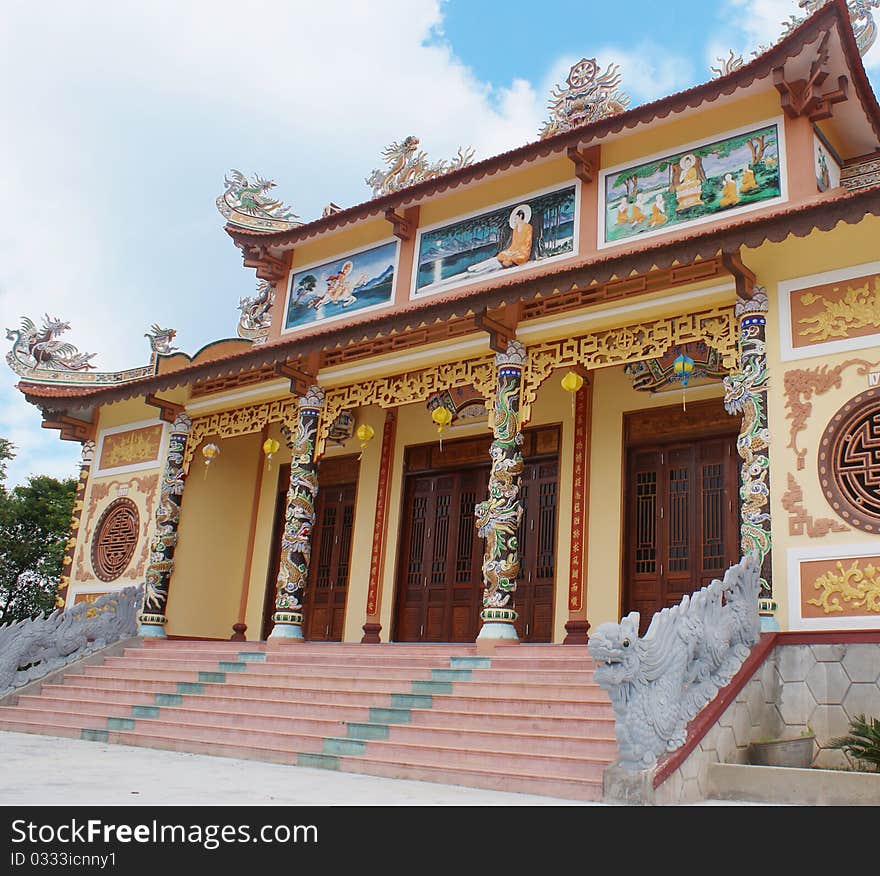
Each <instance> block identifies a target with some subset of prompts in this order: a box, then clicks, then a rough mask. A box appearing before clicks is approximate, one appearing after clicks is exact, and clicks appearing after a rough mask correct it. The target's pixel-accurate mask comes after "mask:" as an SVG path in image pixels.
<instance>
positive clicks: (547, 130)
mask: <svg viewBox="0 0 880 876" xmlns="http://www.w3.org/2000/svg"><path fill="white" fill-rule="evenodd" d="M599 71H600V67H599V64H598V62H597V61H596V59H595V58H581V60H580V61H578V62H577V64H575V65H574V66H573V67H572V68H571V70H569V72H568V78H567V79H566V80H565V85H564V86H561V85H557V86H555V87H554V89H553V91H551V92H550V103H548V104H547V109H549V110H550V118H549V119H548V120H547V121H546V122H544V125H543V127H542V128H541V130H540V136H541V139H542V140H545V139H546V138H547V137H552V136H553V135H554V134H560V133H562V132H563V131H570V130H571V129H572V128H577V127H579V126H580V125H586V124H588V123H589V122H595V121H598V120H599V119H604V118H605V117H606V116H613V115H616V114H617V113H622V112H623V111H624V110H625V109H626V108H627V107H628V106H629V96H628V95H626V94H624V93H623V92H622V91H620V90H619V86H620V80H621V76H620V67H619V66H618V65H617V64H609V65H608V67H607V68H606V69H605V72H604V73H601V74H600V72H599Z"/></svg>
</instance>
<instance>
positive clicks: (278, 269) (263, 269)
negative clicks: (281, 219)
mask: <svg viewBox="0 0 880 876" xmlns="http://www.w3.org/2000/svg"><path fill="white" fill-rule="evenodd" d="M236 245H237V246H238V248H239V249H240V250H241V253H242V259H243V260H244V266H245V267H246V268H256V269H257V276H258V277H259V278H260V279H261V280H268V281H269V282H270V283H274V282H276V281H277V280H281V279H283V278H284V277H286V276H287V272H288V271H289V270H290V259H291V257H292V256H293V250H292V249H291V250H289V251H288V253H287V258H286V259H279V258H276V257H275V256H273V255H269V252H268V250H267V249H266V247H265V246H259V245H258V244H253V243H237V244H236Z"/></svg>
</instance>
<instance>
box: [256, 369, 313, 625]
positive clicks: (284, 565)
mask: <svg viewBox="0 0 880 876" xmlns="http://www.w3.org/2000/svg"><path fill="white" fill-rule="evenodd" d="M323 407H324V390H323V389H321V387H319V386H310V387H309V389H308V392H306V394H305V395H304V396H302V398H300V400H299V417H298V419H297V425H296V433H293V432H292V430H291V429H290V428H289V427H287V426H284V427H282V429H283V432H284V437H285V439H286V440H287V446H288V447H289V448H290V453H291V462H290V487H289V488H288V490H287V506H286V508H285V512H284V533H283V535H282V536H281V563H280V565H279V568H278V581H277V583H276V592H275V614H274V615H272V620H273V621H274V622H275V626H274V627H273V629H272V633H271V634H270V636H269V638H270V639H302V638H303V632H302V626H303V614H302V596H303V591H304V590H305V587H306V583H307V582H308V578H309V559H310V557H311V554H312V530H313V529H314V525H315V500H316V498H317V496H318V463H317V460H316V459H315V437H316V435H317V431H318V419H319V417H320V416H321V409H322V408H323Z"/></svg>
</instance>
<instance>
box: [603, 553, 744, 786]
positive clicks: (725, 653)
mask: <svg viewBox="0 0 880 876" xmlns="http://www.w3.org/2000/svg"><path fill="white" fill-rule="evenodd" d="M759 589H760V564H759V561H758V558H757V557H756V556H755V555H753V554H750V555H748V556H747V557H744V558H743V559H742V560H741V561H740V562H739V563H738V564H736V565H734V566H731V567H730V568H729V569H728V570H727V572H725V574H724V578H723V580H718V579H717V578H716V579H715V580H714V581H712V583H711V584H709V585H708V586H707V587H703V588H702V589H701V590H698V591H697V592H696V593H694V594H693V595H691V596H685V597H684V599H682V601H681V603H679V604H678V605H675V606H673V607H672V608H664V609H663V610H662V611H659V612H658V613H657V614H655V615H654V617H653V619H652V620H651V625H650V626H649V627H648V631H647V633H646V634H645V636H644V638H639V634H638V632H639V614H638V612H632V613H630V614H629V615H627V616H626V617H625V618H623V619H622V620H621V622H620V623H605V624H601V625H600V626H599V627H598V628H597V629H596V631H595V632H594V633H593V634H592V635H591V636H590V641H589V645H588V647H589V651H590V656H591V657H592V658H593V660H594V662H595V663H596V671H595V680H596V682H597V683H598V684H599V685H600V686H601V687H602V688H604V689H605V690H607V691H608V694H609V696H610V697H611V704H612V706H613V708H614V715H615V736H616V738H617V746H618V757H619V760H618V762H617V765H618V766H620V767H622V768H623V769H626V770H632V771H638V770H646V769H649V768H651V767H652V766H653V765H654V764H655V763H656V762H657V759H658V758H659V757H660V756H661V755H663V754H665V753H666V752H668V751H675V750H676V749H678V748H680V747H681V746H682V745H684V743H685V740H686V738H687V725H688V723H689V722H690V721H691V720H692V719H693V718H694V717H696V715H697V713H698V712H699V711H700V709H702V708H703V707H704V706H705V705H707V704H708V703H709V702H710V701H711V700H712V699H713V698H714V696H715V694H716V693H717V692H718V691H719V690H720V689H721V688H722V687H724V686H725V685H726V684H727V683H728V682H729V681H730V680H731V679H732V678H733V676H734V675H735V674H736V673H737V671H738V670H739V668H740V667H741V666H742V663H743V661H744V660H745V658H746V657H747V656H748V654H749V652H750V650H751V648H752V646H753V645H755V644H756V643H757V641H758V638H759V635H760V618H759V616H758V591H759Z"/></svg>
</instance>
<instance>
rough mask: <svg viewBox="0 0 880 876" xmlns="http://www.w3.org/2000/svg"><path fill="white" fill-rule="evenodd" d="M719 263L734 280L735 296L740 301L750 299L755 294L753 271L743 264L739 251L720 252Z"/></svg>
mask: <svg viewBox="0 0 880 876" xmlns="http://www.w3.org/2000/svg"><path fill="white" fill-rule="evenodd" d="M721 264H723V265H724V267H725V268H726V269H727V270H728V271H729V272H730V273H731V274H733V277H734V279H735V280H736V297H737V298H738V299H739V300H740V301H751V300H752V297H753V296H754V294H755V273H754V271H752V270H751V269H750V268H747V267H746V266H745V265H744V264H743V262H742V259H741V258H740V256H739V252H725V253H722V254H721Z"/></svg>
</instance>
